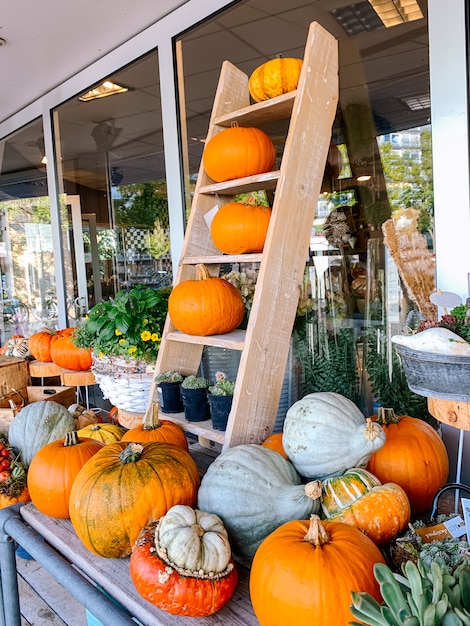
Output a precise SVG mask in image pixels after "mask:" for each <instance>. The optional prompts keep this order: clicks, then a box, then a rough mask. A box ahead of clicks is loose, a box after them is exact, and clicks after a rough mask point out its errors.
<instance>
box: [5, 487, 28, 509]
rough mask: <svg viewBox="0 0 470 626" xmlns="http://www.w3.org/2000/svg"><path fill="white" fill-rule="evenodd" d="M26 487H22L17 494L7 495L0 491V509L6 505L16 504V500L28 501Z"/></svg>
mask: <svg viewBox="0 0 470 626" xmlns="http://www.w3.org/2000/svg"><path fill="white" fill-rule="evenodd" d="M30 501H31V498H30V496H29V491H28V487H24V488H23V490H22V491H21V492H20V493H19V494H18V495H17V496H8V495H6V494H5V493H0V509H5V508H6V507H7V506H11V505H12V504H17V503H18V502H30Z"/></svg>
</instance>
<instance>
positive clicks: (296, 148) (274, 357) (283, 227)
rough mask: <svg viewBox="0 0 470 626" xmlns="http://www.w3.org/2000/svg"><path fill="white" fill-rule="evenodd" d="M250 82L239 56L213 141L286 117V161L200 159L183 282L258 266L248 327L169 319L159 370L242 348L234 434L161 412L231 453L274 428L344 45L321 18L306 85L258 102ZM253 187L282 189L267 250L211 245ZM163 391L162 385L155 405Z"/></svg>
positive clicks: (220, 102)
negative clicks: (274, 164) (216, 174)
mask: <svg viewBox="0 0 470 626" xmlns="http://www.w3.org/2000/svg"><path fill="white" fill-rule="evenodd" d="M248 79H249V77H248V76H247V75H246V74H245V73H244V72H242V71H240V70H239V69H237V68H236V67H235V66H234V65H232V64H231V63H230V62H228V61H225V62H224V64H223V66H222V70H221V75H220V79H219V83H218V87H217V92H216V95H215V99H214V107H213V110H212V115H211V120H210V126H209V131H208V135H207V141H209V139H211V137H213V136H214V135H216V134H217V133H218V132H220V131H221V130H223V129H224V128H227V127H230V126H231V125H232V124H233V123H234V122H235V123H237V124H238V125H239V126H257V127H262V126H263V125H266V124H272V123H279V122H280V121H281V120H286V122H287V127H288V129H287V135H286V136H285V143H284V150H283V155H282V160H281V164H280V167H279V169H277V170H276V171H271V172H267V173H264V174H260V175H256V176H249V177H246V178H242V179H236V180H229V181H227V182H222V183H214V182H213V181H212V180H211V179H210V178H209V177H208V176H207V174H206V172H205V171H204V167H203V164H202V163H201V167H200V171H199V176H198V180H197V184H196V187H195V192H194V198H193V203H192V209H191V214H190V217H189V221H188V226H187V231H186V236H185V241H184V246H183V251H182V255H181V260H180V263H179V267H178V271H177V275H176V282H175V284H178V283H180V282H181V281H184V280H188V279H194V278H195V270H194V266H195V265H196V264H198V263H204V264H205V265H206V266H207V267H208V268H209V271H210V273H211V275H219V271H220V265H221V264H227V263H228V264H232V263H256V264H259V275H258V279H257V283H256V290H255V294H254V299H253V305H252V309H251V313H250V317H249V321H248V325H247V329H246V331H245V330H239V329H237V330H235V331H233V332H231V333H229V334H226V335H216V336H209V337H199V336H190V335H186V334H183V333H181V332H179V331H177V330H176V329H175V327H174V326H173V324H172V322H171V320H170V318H169V316H168V318H167V320H166V324H165V328H164V331H163V336H162V343H161V347H160V350H159V354H158V358H157V362H156V373H160V372H165V371H168V370H175V371H179V372H181V373H183V374H184V375H189V374H196V373H197V371H198V369H199V365H200V362H201V357H202V351H203V347H204V346H219V347H223V348H229V349H231V350H238V351H241V356H240V365H239V368H238V374H237V379H236V384H235V392H234V397H233V403H232V410H231V413H230V416H229V420H228V425H227V429H226V431H225V432H220V431H216V430H214V429H212V427H211V423H210V420H208V421H207V422H199V423H194V422H187V421H186V420H185V419H184V414H181V415H167V414H164V413H162V414H161V417H162V418H163V419H168V420H172V421H176V422H177V423H179V424H180V425H181V426H182V427H183V429H185V430H186V431H189V432H191V433H193V434H195V435H197V436H198V437H199V441H200V442H201V443H202V444H203V445H211V442H217V443H219V444H222V448H223V449H226V448H229V447H232V446H234V445H238V444H242V443H261V441H263V440H264V439H265V438H266V437H267V436H268V435H269V434H271V432H272V430H273V428H274V425H275V421H276V414H277V409H278V404H279V399H280V395H281V389H282V383H283V378H284V373H285V368H286V363H287V358H288V352H289V346H290V337H291V333H292V328H293V324H294V320H295V315H296V309H297V304H298V300H299V293H300V286H301V284H302V280H303V274H304V269H305V263H306V259H307V256H308V251H309V245H310V235H311V229H312V224H313V220H314V216H315V210H316V206H317V202H318V197H319V194H320V191H321V184H322V179H323V173H324V170H325V164H326V160H327V154H328V149H329V145H330V139H331V128H332V124H333V120H334V117H335V114H336V107H337V101H338V52H337V42H336V40H335V39H334V38H333V37H332V36H331V35H330V34H329V33H328V32H327V31H325V30H324V29H323V28H322V27H321V26H320V25H319V24H318V23H316V22H314V23H312V24H311V25H310V28H309V32H308V38H307V43H306V47H305V55H304V62H303V65H302V71H301V75H300V79H299V84H298V87H297V90H296V91H294V92H291V93H288V94H284V95H282V96H279V97H276V98H273V99H271V100H266V101H263V102H259V103H257V104H250V95H249V90H248ZM286 122H284V126H285V125H286ZM264 130H265V131H266V132H268V131H267V130H266V128H264ZM285 132H286V131H285V129H284V133H285ZM254 190H265V191H267V192H269V193H272V192H274V201H273V204H272V216H271V220H270V225H269V230H268V234H267V238H266V242H265V246H264V250H263V252H262V253H261V254H242V255H227V254H221V253H220V251H218V250H217V249H216V248H215V246H214V244H213V243H212V240H211V236H210V231H209V228H208V226H207V223H206V220H205V215H206V213H208V212H209V211H210V210H211V209H213V208H214V206H215V205H216V204H217V205H218V206H222V205H224V204H226V203H227V202H231V201H233V199H234V196H235V195H236V194H240V193H245V192H250V191H254ZM155 391H156V389H155V384H154V386H153V388H152V389H151V392H150V399H151V402H153V401H154V398H155Z"/></svg>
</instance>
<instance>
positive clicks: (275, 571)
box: [250, 515, 385, 626]
mask: <svg viewBox="0 0 470 626" xmlns="http://www.w3.org/2000/svg"><path fill="white" fill-rule="evenodd" d="M384 562H385V561H384V558H383V556H382V553H381V552H380V550H379V549H378V548H377V546H376V545H375V544H374V543H373V542H372V541H371V540H370V539H368V538H367V537H366V536H365V535H364V534H363V533H361V532H360V531H359V530H357V528H352V527H350V526H347V525H346V524H336V523H332V522H320V519H319V517H318V516H316V515H312V517H311V519H310V521H308V520H296V521H292V522H287V523H286V524H283V525H282V526H280V527H279V528H278V529H277V530H275V531H274V532H272V533H271V534H270V535H269V536H268V537H267V538H266V539H265V540H264V541H263V542H262V544H261V545H260V547H259V548H258V550H257V551H256V554H255V556H254V559H253V563H252V566H251V572H250V596H251V602H252V604H253V609H254V611H255V614H256V617H257V618H258V620H259V623H260V624H261V626H287V624H292V625H294V624H295V626H313V624H314V625H315V626H348V624H349V623H350V622H351V621H352V620H353V619H354V618H353V616H352V615H351V612H350V610H349V606H350V604H351V591H365V592H368V593H370V594H371V595H372V596H373V597H374V598H375V599H376V600H377V601H378V602H380V601H381V597H380V590H379V585H378V583H377V581H376V580H375V578H374V574H373V566H374V565H375V563H384Z"/></svg>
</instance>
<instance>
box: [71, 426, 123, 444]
mask: <svg viewBox="0 0 470 626" xmlns="http://www.w3.org/2000/svg"><path fill="white" fill-rule="evenodd" d="M125 432H126V431H125V430H124V428H123V427H122V426H119V425H118V424H108V423H103V424H88V425H87V426H84V427H83V428H80V429H79V430H78V436H79V437H85V438H89V439H96V440H97V441H102V442H103V443H115V442H116V441H120V440H121V439H122V438H123V436H124V433H125Z"/></svg>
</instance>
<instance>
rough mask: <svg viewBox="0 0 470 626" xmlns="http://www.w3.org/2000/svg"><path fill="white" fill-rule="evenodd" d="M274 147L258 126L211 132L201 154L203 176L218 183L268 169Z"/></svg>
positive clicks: (269, 168)
mask: <svg viewBox="0 0 470 626" xmlns="http://www.w3.org/2000/svg"><path fill="white" fill-rule="evenodd" d="M275 159H276V149H275V147H274V144H273V142H272V141H271V139H270V137H269V136H268V135H267V134H266V133H265V132H263V131H262V130H260V129H259V128H251V127H248V128H243V127H241V126H232V127H231V128H226V129H225V130H222V131H220V133H218V134H217V135H214V137H212V138H211V139H210V140H209V141H208V142H207V144H206V146H205V148H204V152H203V155H202V160H203V163H204V168H205V170H206V172H207V175H208V176H210V177H211V178H212V180H215V182H217V183H220V182H222V181H225V180H233V179H234V178H243V177H244V176H253V175H254V174H262V173H263V172H269V171H270V170H272V168H273V165H274V161H275Z"/></svg>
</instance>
